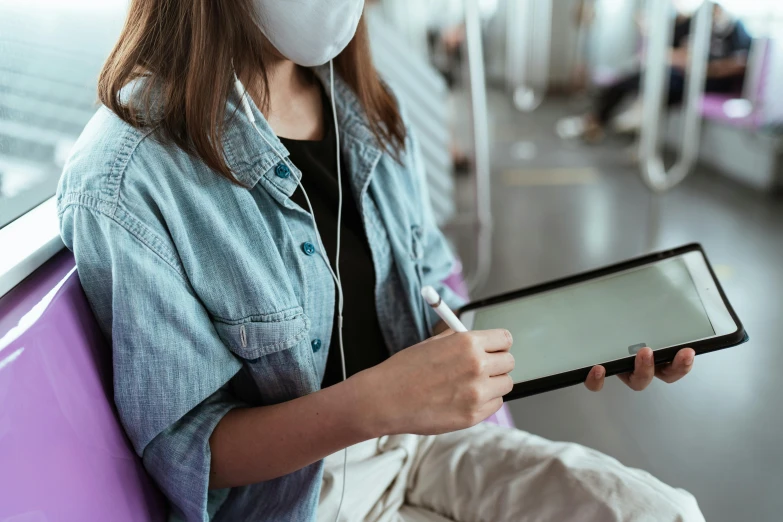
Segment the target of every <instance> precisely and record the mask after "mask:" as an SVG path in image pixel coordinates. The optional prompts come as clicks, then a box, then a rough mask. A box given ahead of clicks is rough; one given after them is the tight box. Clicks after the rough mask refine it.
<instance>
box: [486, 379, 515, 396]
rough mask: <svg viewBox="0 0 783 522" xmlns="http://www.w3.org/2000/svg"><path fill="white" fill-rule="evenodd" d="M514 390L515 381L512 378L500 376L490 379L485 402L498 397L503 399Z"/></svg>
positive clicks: (487, 384)
mask: <svg viewBox="0 0 783 522" xmlns="http://www.w3.org/2000/svg"><path fill="white" fill-rule="evenodd" d="M512 388H514V381H513V380H511V377H510V376H508V375H498V376H497V377H490V378H489V379H488V380H487V383H486V386H485V387H484V393H485V394H486V395H485V400H486V401H491V400H493V399H497V398H498V397H503V396H504V395H506V394H508V393H510V392H511V389H512Z"/></svg>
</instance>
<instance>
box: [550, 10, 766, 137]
mask: <svg viewBox="0 0 783 522" xmlns="http://www.w3.org/2000/svg"><path fill="white" fill-rule="evenodd" d="M691 26H692V17H691V16H689V15H683V14H680V15H678V16H677V20H676V22H675V28H674V37H673V40H672V48H671V49H670V51H669V66H670V71H669V85H668V91H667V92H668V95H667V98H666V99H667V104H668V106H669V107H672V106H676V105H679V104H680V103H682V100H683V98H684V96H685V81H686V72H685V71H686V69H687V67H688V60H689V47H690V44H689V39H690V33H691ZM751 43H752V39H751V37H750V35H749V34H748V32H747V30H746V29H745V26H744V25H743V24H742V22H741V21H740V20H738V19H736V18H735V17H734V16H733V15H732V14H731V13H729V12H728V11H727V10H726V9H724V8H723V7H721V6H720V5H716V6H715V9H714V12H713V24H712V36H711V38H710V54H709V65H708V68H707V80H706V84H705V92H714V93H740V92H742V86H743V81H744V78H745V71H746V69H747V63H748V53H749V51H750V47H751ZM641 82H642V73H641V71H637V72H635V73H633V74H630V75H628V76H625V77H623V78H621V79H619V80H617V81H615V82H613V83H612V84H611V85H609V86H607V87H604V88H602V89H601V90H600V91H599V92H598V94H597V96H596V97H595V100H594V104H593V109H592V110H591V111H590V112H588V113H587V114H585V115H584V116H580V117H577V118H566V119H564V120H561V121H560V122H559V123H558V126H557V131H558V134H559V135H560V136H561V137H563V138H573V137H579V136H581V137H582V138H583V139H584V140H585V141H588V142H597V141H600V140H601V139H602V138H603V137H604V135H605V131H606V127H607V126H608V124H609V123H610V121H611V120H612V118H613V117H614V116H615V115H616V112H617V109H618V108H619V107H620V105H621V104H622V103H623V102H624V101H625V100H627V99H628V98H629V97H630V96H635V95H638V94H639V91H640V88H641Z"/></svg>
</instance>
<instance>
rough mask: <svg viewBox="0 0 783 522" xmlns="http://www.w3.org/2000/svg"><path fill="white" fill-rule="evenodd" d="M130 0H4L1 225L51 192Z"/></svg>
mask: <svg viewBox="0 0 783 522" xmlns="http://www.w3.org/2000/svg"><path fill="white" fill-rule="evenodd" d="M126 9H127V0H69V1H67V2H63V1H61V0H25V1H24V2H20V1H18V0H0V228H2V227H4V226H5V225H7V224H8V223H10V222H12V221H14V220H15V219H17V218H19V217H20V216H22V215H24V214H25V213H26V212H28V211H29V210H30V209H32V208H34V207H36V206H37V205H39V204H41V203H42V202H44V201H46V200H47V199H48V198H50V197H51V196H52V195H53V194H54V192H55V189H56V187H57V180H58V179H59V176H60V172H61V170H62V167H63V163H64V162H65V160H66V158H67V157H68V153H69V151H70V149H71V147H72V145H73V143H74V142H75V140H76V138H77V137H78V136H79V133H80V132H81V130H82V128H83V127H84V125H85V124H86V123H87V121H88V120H89V119H90V117H91V116H92V114H93V113H94V112H95V110H96V108H97V95H96V80H97V77H98V73H99V71H100V67H101V64H102V63H103V61H104V60H105V59H106V56H107V55H108V53H109V51H110V50H111V46H112V44H113V43H114V40H115V39H116V37H117V35H118V34H119V31H120V29H121V27H122V22H123V20H124V16H125V11H126Z"/></svg>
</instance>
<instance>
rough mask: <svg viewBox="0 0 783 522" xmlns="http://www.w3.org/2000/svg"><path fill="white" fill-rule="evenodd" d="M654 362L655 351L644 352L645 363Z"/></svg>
mask: <svg viewBox="0 0 783 522" xmlns="http://www.w3.org/2000/svg"><path fill="white" fill-rule="evenodd" d="M652 363H653V353H652V350H648V351H647V352H645V354H644V364H652Z"/></svg>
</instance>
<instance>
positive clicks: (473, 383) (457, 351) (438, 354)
mask: <svg viewBox="0 0 783 522" xmlns="http://www.w3.org/2000/svg"><path fill="white" fill-rule="evenodd" d="M511 344H512V338H511V334H510V333H509V332H508V331H507V330H485V331H472V332H466V333H454V332H452V331H451V330H448V331H446V332H443V333H442V334H440V335H437V336H435V337H432V338H430V339H427V340H426V341H424V342H421V343H419V344H417V345H415V346H411V347H410V348H407V349H405V350H402V351H400V352H399V353H397V354H395V355H393V356H392V357H390V358H389V359H387V360H386V361H384V362H382V363H381V364H379V365H377V366H375V367H373V368H369V369H367V370H364V371H362V372H359V373H357V374H356V375H354V376H353V377H351V379H354V380H355V382H354V384H355V385H356V386H357V388H356V390H357V397H356V398H357V401H358V402H359V405H360V406H361V407H363V408H364V410H365V411H366V412H367V418H368V422H369V423H370V425H371V430H372V431H373V432H374V434H375V435H376V436H380V435H392V434H397V433H414V434H421V435H434V434H439V433H446V432H449V431H454V430H459V429H463V428H468V427H470V426H473V425H474V424H478V423H479V422H481V421H483V420H484V419H486V418H487V417H489V416H490V415H492V414H493V413H495V412H496V411H497V410H498V409H500V407H501V405H502V404H503V399H502V397H503V395H505V394H507V393H508V392H510V391H511V388H512V387H513V382H512V380H511V377H510V376H509V375H508V373H509V372H510V371H511V370H513V369H514V356H513V355H511V354H510V353H509V348H511Z"/></svg>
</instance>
